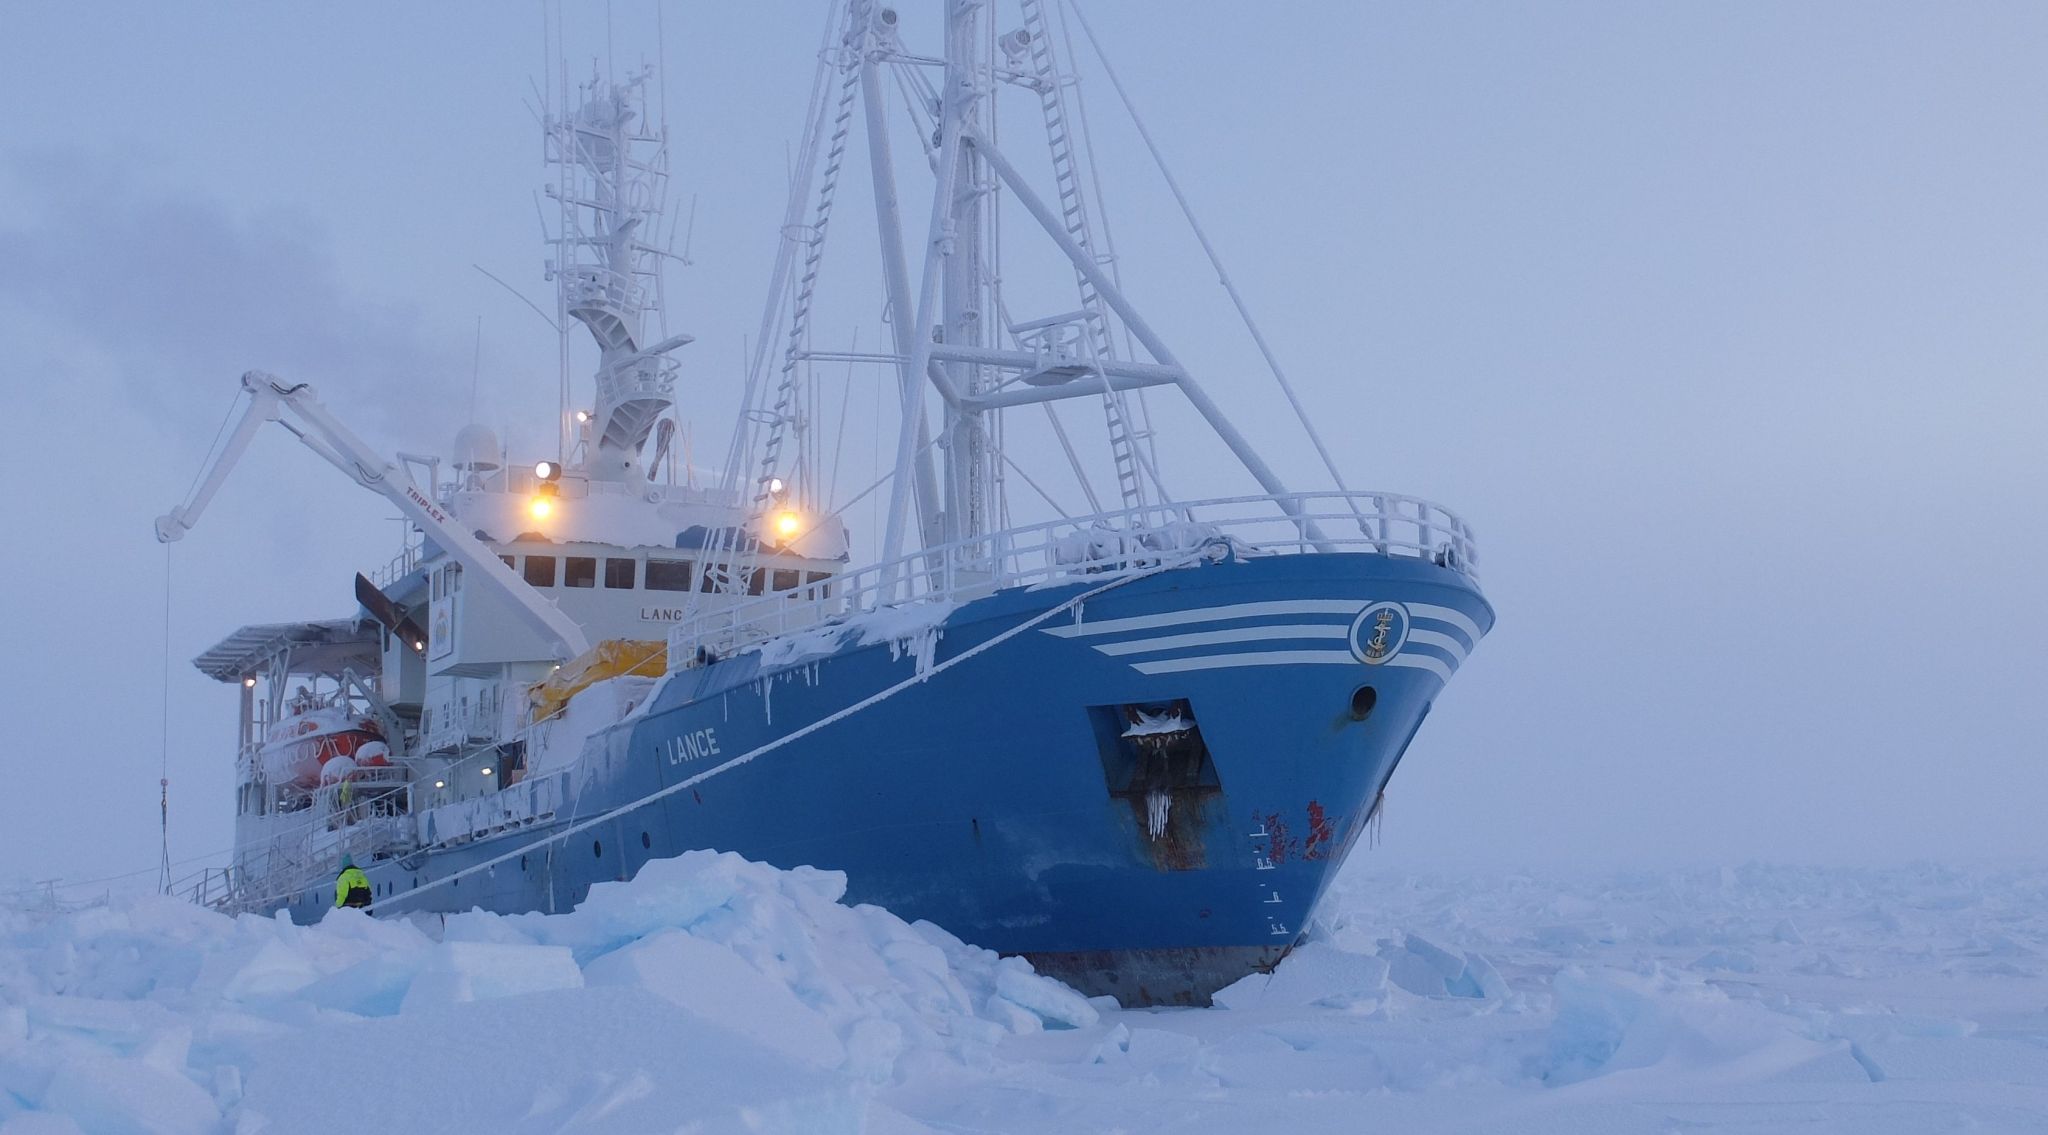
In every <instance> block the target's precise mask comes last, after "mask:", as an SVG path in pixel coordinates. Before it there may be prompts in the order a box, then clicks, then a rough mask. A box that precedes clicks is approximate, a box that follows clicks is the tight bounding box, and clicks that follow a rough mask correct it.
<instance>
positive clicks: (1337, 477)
mask: <svg viewBox="0 0 2048 1135" xmlns="http://www.w3.org/2000/svg"><path fill="white" fill-rule="evenodd" d="M1067 6H1068V9H1069V10H1070V11H1072V12H1073V13H1074V18H1075V20H1076V21H1078V22H1079V23H1080V25H1081V32H1082V34H1083V35H1085V36H1087V37H1088V45H1089V46H1090V47H1091V48H1093V49H1094V51H1095V58H1096V60H1097V61H1098V62H1100V63H1101V64H1102V74H1103V76H1104V77H1105V78H1107V79H1108V80H1109V85H1110V86H1111V87H1112V88H1114V89H1115V90H1116V94H1117V98H1119V99H1121V100H1123V104H1124V111H1125V113H1127V114H1129V115H1130V116H1131V125H1132V126H1135V127H1136V128H1137V130H1138V137H1139V138H1140V139H1142V140H1143V141H1144V143H1145V149H1146V151H1147V152H1148V153H1150V154H1151V155H1152V164H1154V165H1156V166H1158V167H1159V174H1160V176H1161V177H1164V178H1165V179H1166V187H1167V189H1169V190H1171V191H1172V193H1173V199H1174V201H1175V202H1176V203H1178V204H1179V205H1180V212H1181V216H1183V217H1185V218H1187V222H1188V228H1190V229H1191V230H1193V231H1194V234H1195V239H1196V240H1197V241H1199V242H1201V245H1202V252H1203V253H1204V254H1205V255H1207V256H1208V258H1209V266H1210V267H1212V268H1214V269H1216V281H1217V282H1218V283H1220V284H1222V285H1223V290H1224V291H1225V292H1226V293H1228V294H1229V296H1230V302H1231V304H1232V305H1233V306H1234V307H1236V308H1237V314H1238V318H1240V319H1242V320H1244V325H1245V329H1246V330H1247V331H1250V332H1251V335H1252V342H1254V343H1256V344H1258V348H1259V354H1260V355H1262V356H1264V357H1265V360H1266V368H1267V369H1268V370H1270V371H1272V373H1273V377H1274V378H1275V379H1276V380H1278V381H1279V383H1280V391H1281V393H1283V394H1285V395H1286V396H1287V404H1288V405H1289V406H1292V407H1293V408H1294V416H1295V417H1296V418H1297V419H1299V420H1300V422H1301V428H1302V429H1304V430H1306V431H1307V432H1308V439H1309V441H1310V442H1312V443H1314V445H1315V447H1316V454H1317V455H1318V456H1320V457H1321V458H1322V459H1323V468H1325V469H1327V470H1329V473H1330V479H1331V480H1332V481H1334V482H1336V485H1337V490H1338V491H1339V492H1340V493H1343V494H1344V499H1345V500H1346V502H1348V503H1349V504H1350V506H1351V510H1352V511H1353V512H1354V513H1356V514H1357V516H1358V523H1359V527H1360V529H1361V530H1363V529H1364V528H1365V526H1366V523H1367V521H1366V517H1365V514H1364V513H1363V512H1361V511H1359V507H1358V503H1357V501H1355V500H1352V498H1351V488H1350V486H1348V485H1346V484H1345V483H1344V474H1342V473H1340V472H1338V471H1337V462H1336V460H1335V459H1334V458H1332V457H1331V456H1330V450H1329V447H1328V446H1326V445H1324V444H1323V435H1322V432H1321V431H1319V430H1317V429H1316V426H1315V421H1314V420H1313V419H1312V418H1310V417H1309V413H1308V410H1307V409H1306V408H1304V407H1303V406H1302V404H1301V398H1300V397H1299V396H1298V395H1296V394H1295V392H1294V384H1293V383H1292V382H1290V381H1288V379H1287V372H1286V371H1284V370H1282V369H1281V367H1280V360H1279V359H1277V358H1275V357H1274V355H1273V349H1272V348H1271V347H1270V346H1268V345H1267V344H1266V336H1265V334H1264V333H1263V332H1261V331H1260V330H1259V325H1258V324H1257V323H1256V322H1255V321H1253V319H1252V313H1251V309H1250V308H1248V307H1246V306H1245V302H1244V297H1243V296H1240V295H1239V294H1238V292H1237V285H1236V284H1234V283H1232V282H1231V280H1230V273H1229V272H1227V271H1225V270H1224V267H1223V259H1222V258H1221V257H1219V256H1218V255H1217V254H1216V248H1215V246H1214V245H1212V244H1210V243H1209V234H1208V233H1207V232H1205V231H1204V230H1203V228H1202V223H1201V222H1200V221H1198V220H1196V219H1195V211H1194V208H1193V206H1191V205H1189V204H1188V199H1187V195H1186V194H1184V193H1182V192H1181V188H1180V182H1179V181H1177V180H1175V178H1174V176H1173V171H1172V170H1171V169H1169V168H1167V165H1166V157H1165V155H1163V154H1161V153H1160V152H1159V145H1158V143H1156V142H1154V141H1153V140H1152V132H1151V131H1149V130H1147V129H1145V122H1144V120H1143V119H1142V118H1140V117H1138V108H1137V106H1136V105H1135V104H1134V103H1132V102H1131V96H1130V94H1129V93H1128V92H1127V91H1125V90H1124V85H1123V82H1122V80H1120V79H1118V78H1117V76H1116V69H1115V68H1114V67H1112V66H1110V63H1109V56H1108V55H1107V54H1106V53H1105V52H1104V51H1103V50H1102V44H1101V42H1100V41H1099V40H1097V39H1096V38H1095V29H1094V28H1093V27H1092V26H1090V25H1089V23H1088V17H1087V15H1086V14H1084V13H1083V12H1082V11H1081V5H1080V3H1079V0H1067Z"/></svg>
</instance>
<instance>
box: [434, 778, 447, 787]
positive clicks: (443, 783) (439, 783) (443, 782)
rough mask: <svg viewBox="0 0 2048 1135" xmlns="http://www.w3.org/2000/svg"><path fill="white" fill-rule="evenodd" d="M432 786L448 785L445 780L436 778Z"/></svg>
mask: <svg viewBox="0 0 2048 1135" xmlns="http://www.w3.org/2000/svg"><path fill="white" fill-rule="evenodd" d="M434 787H435V788H446V787H448V782H447V781H445V780H437V781H435V782H434Z"/></svg>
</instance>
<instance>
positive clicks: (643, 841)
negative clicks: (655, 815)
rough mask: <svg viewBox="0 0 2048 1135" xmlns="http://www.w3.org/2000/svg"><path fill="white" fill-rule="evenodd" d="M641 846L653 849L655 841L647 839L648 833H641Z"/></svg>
mask: <svg viewBox="0 0 2048 1135" xmlns="http://www.w3.org/2000/svg"><path fill="white" fill-rule="evenodd" d="M640 846H641V847H648V848H651V847H653V846H654V841H653V840H651V839H649V838H648V837H647V833H646V832H641V833H640Z"/></svg>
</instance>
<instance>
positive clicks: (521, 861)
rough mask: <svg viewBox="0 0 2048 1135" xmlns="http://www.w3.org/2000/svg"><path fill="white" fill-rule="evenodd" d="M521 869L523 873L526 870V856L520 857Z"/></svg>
mask: <svg viewBox="0 0 2048 1135" xmlns="http://www.w3.org/2000/svg"><path fill="white" fill-rule="evenodd" d="M519 869H520V870H521V871H524V870H526V856H524V855H522V856H520V857H519Z"/></svg>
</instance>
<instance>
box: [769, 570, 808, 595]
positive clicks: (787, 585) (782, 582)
mask: <svg viewBox="0 0 2048 1135" xmlns="http://www.w3.org/2000/svg"><path fill="white" fill-rule="evenodd" d="M803 582H804V573H802V572H800V571H785V570H783V569H781V568H777V569H776V571H775V586H774V587H772V588H769V590H771V591H795V590H796V589H797V588H799V587H802V586H803Z"/></svg>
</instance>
